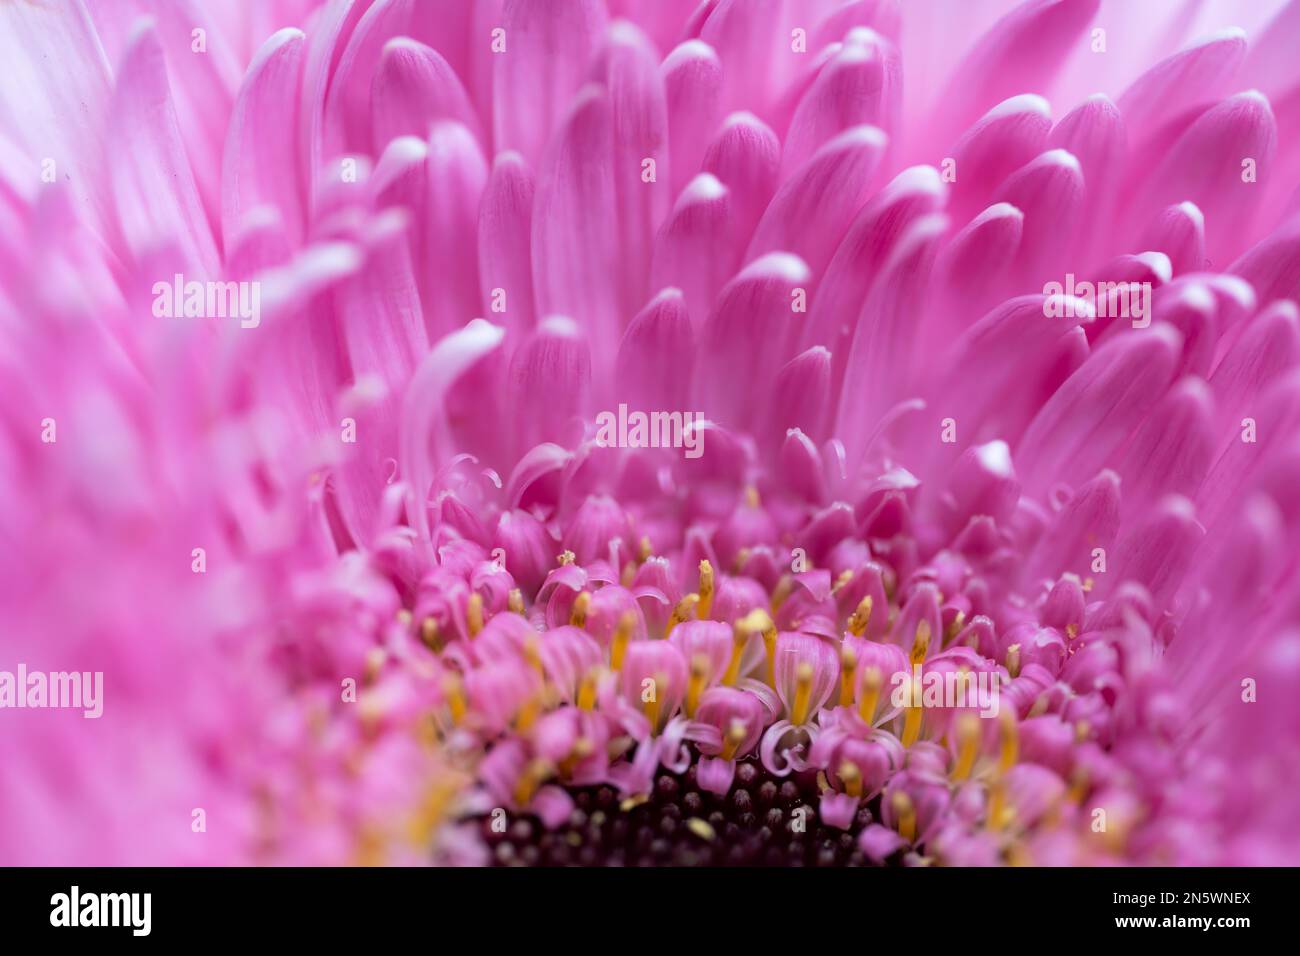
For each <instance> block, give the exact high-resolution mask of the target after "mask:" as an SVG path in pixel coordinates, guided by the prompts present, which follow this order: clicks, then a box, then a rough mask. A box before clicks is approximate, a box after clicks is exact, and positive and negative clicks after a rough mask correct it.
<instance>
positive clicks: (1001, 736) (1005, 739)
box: [998, 710, 1020, 773]
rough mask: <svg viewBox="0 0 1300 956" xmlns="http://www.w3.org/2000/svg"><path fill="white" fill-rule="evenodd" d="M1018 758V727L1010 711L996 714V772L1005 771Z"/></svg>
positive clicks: (1014, 763)
mask: <svg viewBox="0 0 1300 956" xmlns="http://www.w3.org/2000/svg"><path fill="white" fill-rule="evenodd" d="M1019 758H1020V728H1019V726H1018V725H1017V724H1016V718H1015V717H1014V716H1012V714H1011V711H1009V710H1003V711H1000V712H999V714H998V773H1006V772H1007V771H1008V770H1010V769H1011V768H1012V767H1014V766H1015V765H1016V760H1018V759H1019Z"/></svg>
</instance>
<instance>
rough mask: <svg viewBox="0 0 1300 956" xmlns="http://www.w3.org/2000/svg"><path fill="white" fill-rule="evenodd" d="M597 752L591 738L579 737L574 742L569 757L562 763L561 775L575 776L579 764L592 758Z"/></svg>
mask: <svg viewBox="0 0 1300 956" xmlns="http://www.w3.org/2000/svg"><path fill="white" fill-rule="evenodd" d="M595 750H596V745H595V744H594V743H592V740H591V738H590V737H579V738H578V739H577V740H575V741H574V742H573V746H572V747H571V748H570V749H569V753H568V755H567V756H566V757H565V758H564V759H563V760H561V761H560V773H561V775H563V776H565V777H570V776H572V775H573V771H574V770H576V769H577V767H578V764H580V763H581V762H582V761H584V760H586V759H587V758H588V757H590V756H591V755H592V754H593V753H594V752H595Z"/></svg>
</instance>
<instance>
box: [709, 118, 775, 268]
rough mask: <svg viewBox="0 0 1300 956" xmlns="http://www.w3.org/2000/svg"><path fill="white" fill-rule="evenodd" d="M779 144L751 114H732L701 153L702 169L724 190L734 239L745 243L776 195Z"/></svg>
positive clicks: (771, 133)
mask: <svg viewBox="0 0 1300 956" xmlns="http://www.w3.org/2000/svg"><path fill="white" fill-rule="evenodd" d="M780 164H781V142H780V140H778V139H777V138H776V134H775V133H773V132H772V130H771V129H770V128H768V126H767V125H766V124H764V123H763V122H762V120H760V119H759V118H758V117H756V116H754V115H753V114H751V113H733V114H732V115H730V116H728V117H727V118H726V119H725V120H724V121H723V123H722V128H721V129H720V130H718V133H717V135H716V136H715V137H714V139H713V141H712V142H711V143H710V144H709V148H708V149H707V150H705V153H704V169H705V171H706V172H709V173H712V174H713V175H714V176H716V177H717V178H718V180H719V181H720V182H721V183H722V184H723V185H724V186H726V187H727V189H728V190H729V191H730V193H731V196H732V200H733V202H732V205H733V208H734V209H735V215H736V240H737V242H739V243H740V244H742V245H747V244H748V243H749V240H750V237H751V236H752V235H753V232H754V227H755V226H757V225H758V220H759V219H760V218H761V217H762V215H763V210H765V209H766V208H767V204H768V203H769V202H770V201H771V199H772V194H773V193H775V192H776V187H777V183H778V182H779V177H778V170H779V168H780Z"/></svg>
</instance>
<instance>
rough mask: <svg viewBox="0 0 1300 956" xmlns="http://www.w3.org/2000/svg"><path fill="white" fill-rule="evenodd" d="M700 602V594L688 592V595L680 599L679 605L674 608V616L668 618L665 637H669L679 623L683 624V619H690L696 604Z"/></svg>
mask: <svg viewBox="0 0 1300 956" xmlns="http://www.w3.org/2000/svg"><path fill="white" fill-rule="evenodd" d="M699 603H700V596H699V595H698V594H688V595H686V597H684V598H682V599H681V600H680V601H678V602H677V606H676V607H675V608H673V613H672V616H671V617H669V618H668V628H667V630H666V631H665V632H664V637H667V636H668V635H669V634H671V633H672V632H673V628H675V627H676V626H677V625H678V624H681V623H682V622H683V621H687V620H690V618H691V616H692V614H693V613H694V611H695V606H696V605H697V604H699Z"/></svg>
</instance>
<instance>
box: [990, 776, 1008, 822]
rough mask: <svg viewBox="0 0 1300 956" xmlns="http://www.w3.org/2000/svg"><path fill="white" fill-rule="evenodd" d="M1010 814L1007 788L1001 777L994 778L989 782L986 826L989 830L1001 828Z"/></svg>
mask: <svg viewBox="0 0 1300 956" xmlns="http://www.w3.org/2000/svg"><path fill="white" fill-rule="evenodd" d="M1009 816H1010V814H1009V812H1008V807H1007V788H1006V785H1005V784H1003V782H1002V780H1001V779H997V780H994V781H993V782H992V783H991V784H989V815H988V820H987V823H988V828H989V829H990V830H1001V829H1002V827H1003V825H1004V824H1005V823H1006V822H1007V819H1008V817H1009Z"/></svg>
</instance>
